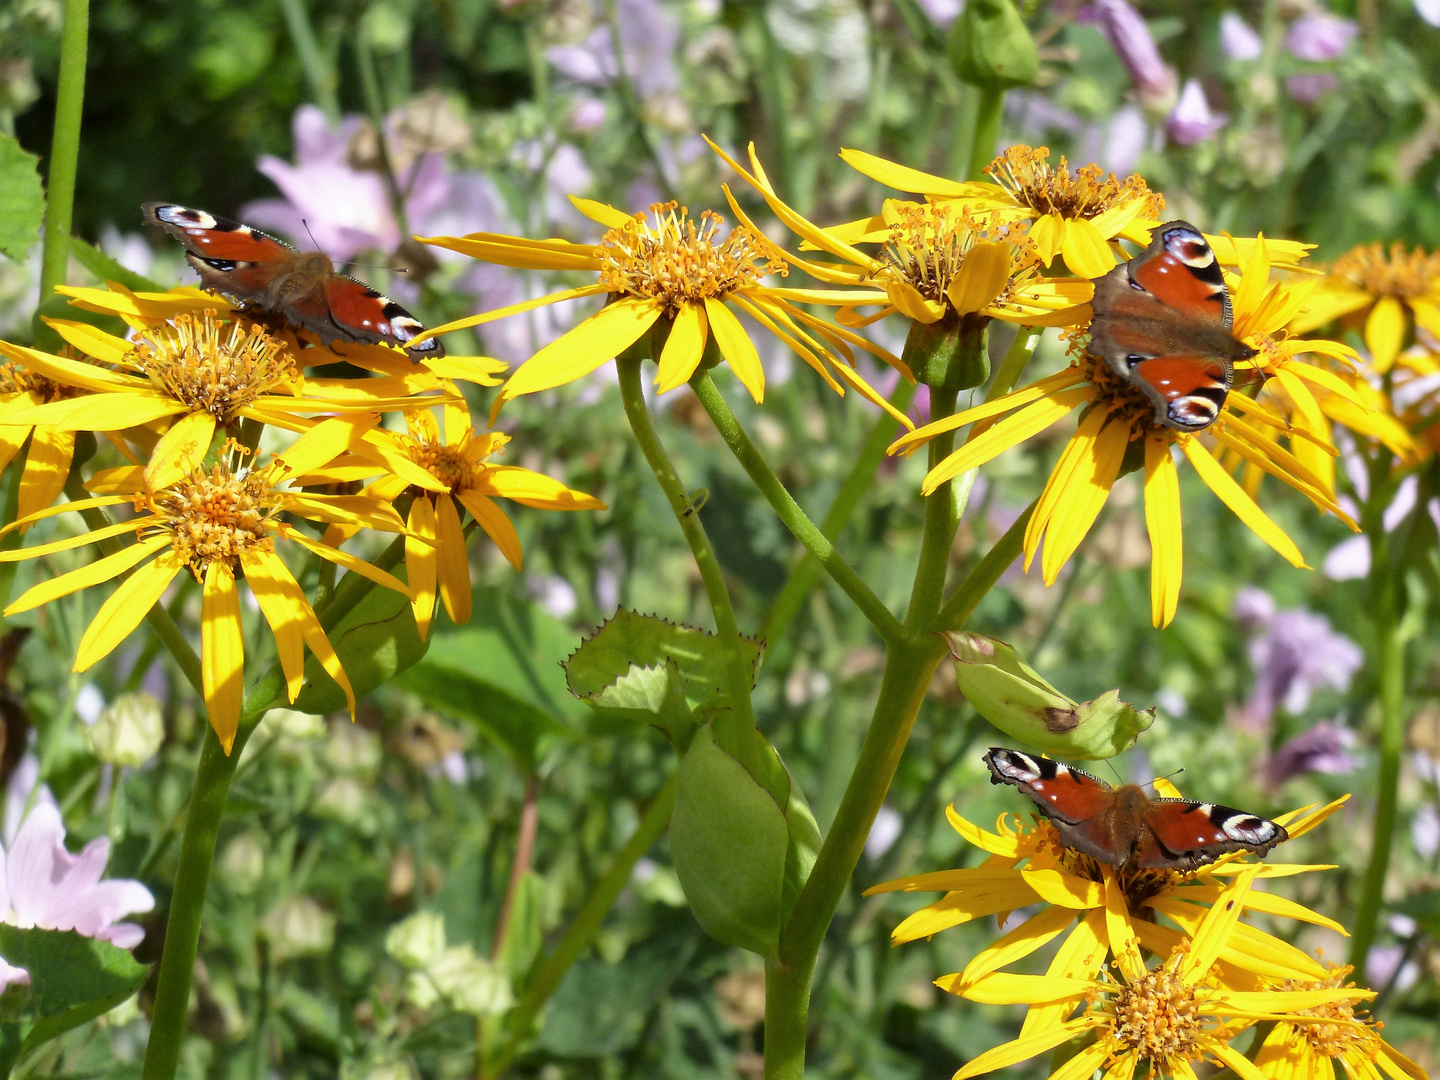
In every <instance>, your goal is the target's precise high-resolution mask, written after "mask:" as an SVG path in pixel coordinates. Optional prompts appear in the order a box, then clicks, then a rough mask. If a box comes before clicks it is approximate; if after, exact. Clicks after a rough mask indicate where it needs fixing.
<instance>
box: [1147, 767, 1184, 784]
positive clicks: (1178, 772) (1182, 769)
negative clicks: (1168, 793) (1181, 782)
mask: <svg viewBox="0 0 1440 1080" xmlns="http://www.w3.org/2000/svg"><path fill="white" fill-rule="evenodd" d="M1184 771H1185V767H1184V766H1183V765H1182V766H1181V767H1180V768H1178V769H1176V770H1175V771H1174V772H1172V773H1166V774H1165V775H1164V776H1157V777H1155V780H1169V779H1170V778H1171V777H1172V776H1179V775H1180V774H1181V773H1183V772H1184ZM1155 780H1151V781H1150V783H1151V784H1154V783H1155Z"/></svg>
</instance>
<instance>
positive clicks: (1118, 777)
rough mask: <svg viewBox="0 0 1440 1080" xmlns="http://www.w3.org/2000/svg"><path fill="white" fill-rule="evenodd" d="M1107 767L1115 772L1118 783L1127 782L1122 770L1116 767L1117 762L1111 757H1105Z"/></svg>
mask: <svg viewBox="0 0 1440 1080" xmlns="http://www.w3.org/2000/svg"><path fill="white" fill-rule="evenodd" d="M1105 767H1106V768H1107V769H1109V770H1110V771H1111V772H1112V773H1114V774H1115V781H1116V783H1119V784H1121V785H1123V784H1124V783H1125V778H1124V777H1123V776H1121V775H1120V770H1119V769H1117V768H1115V763H1114V762H1113V761H1111V760H1110V759H1109V758H1106V759H1105Z"/></svg>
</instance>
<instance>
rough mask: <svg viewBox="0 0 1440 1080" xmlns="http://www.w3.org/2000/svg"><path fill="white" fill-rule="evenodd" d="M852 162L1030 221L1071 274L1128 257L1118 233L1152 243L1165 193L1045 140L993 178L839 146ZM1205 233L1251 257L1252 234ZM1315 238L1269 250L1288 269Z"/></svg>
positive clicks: (863, 226)
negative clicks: (1063, 152)
mask: <svg viewBox="0 0 1440 1080" xmlns="http://www.w3.org/2000/svg"><path fill="white" fill-rule="evenodd" d="M840 156H841V157H842V158H843V159H844V160H845V162H846V164H848V165H849V166H850V167H851V168H853V169H855V170H856V171H858V172H861V173H863V174H864V175H866V176H868V177H870V178H871V179H872V180H877V181H879V182H880V183H882V184H885V185H887V186H889V187H893V188H896V189H898V190H900V191H910V192H914V193H916V194H919V195H924V196H925V197H926V199H928V200H930V201H931V202H933V203H947V202H955V203H960V204H963V205H964V206H966V207H967V208H969V209H970V210H971V211H972V212H974V213H975V214H977V215H984V216H987V217H994V218H995V219H996V220H999V221H1028V222H1029V223H1030V239H1031V240H1032V241H1034V244H1035V249H1036V253H1037V254H1038V255H1039V257H1040V261H1041V262H1042V263H1043V264H1044V265H1045V266H1049V265H1051V263H1052V262H1054V260H1055V258H1056V256H1060V257H1061V258H1063V259H1064V260H1065V265H1066V266H1067V267H1068V268H1069V269H1070V272H1071V273H1073V274H1078V275H1079V276H1080V277H1082V278H1097V277H1100V276H1101V275H1102V274H1105V273H1108V272H1109V271H1110V270H1111V268H1113V267H1114V266H1115V263H1116V261H1117V259H1118V260H1120V261H1123V260H1124V258H1125V256H1124V253H1123V252H1121V251H1120V249H1119V248H1118V246H1117V245H1116V241H1117V240H1121V239H1124V240H1130V241H1132V242H1133V243H1136V244H1139V245H1141V246H1142V247H1143V246H1145V245H1147V244H1149V243H1150V230H1151V229H1153V228H1154V227H1155V226H1156V225H1158V224H1160V221H1159V215H1160V213H1161V212H1162V211H1163V210H1164V209H1165V199H1164V198H1163V197H1162V196H1161V195H1160V194H1159V193H1158V192H1155V191H1151V190H1150V187H1149V185H1148V184H1146V183H1145V181H1144V180H1143V179H1142V178H1141V177H1140V176H1138V175H1132V176H1129V177H1127V178H1125V179H1124V180H1121V179H1120V178H1118V177H1117V176H1116V175H1115V174H1114V173H1110V174H1109V175H1108V176H1107V175H1106V174H1105V173H1104V171H1103V170H1102V169H1101V168H1100V167H1099V166H1098V165H1093V164H1092V165H1085V166H1083V167H1081V168H1079V169H1074V170H1072V169H1070V168H1069V166H1068V163H1067V162H1066V161H1065V159H1064V158H1063V157H1062V158H1061V159H1060V166H1059V168H1054V167H1052V166H1051V165H1050V164H1049V157H1050V151H1049V149H1048V148H1047V147H1043V146H1039V147H1032V146H1019V145H1017V146H1012V147H1010V148H1009V149H1008V150H1006V151H1005V152H1004V153H1003V154H1001V155H1000V156H999V157H997V158H996V159H995V160H994V161H992V162H991V163H990V164H989V165H987V166H986V167H985V170H984V171H985V173H986V174H987V175H989V176H992V177H994V180H995V182H994V183H993V184H992V183H984V182H973V181H970V182H967V181H957V180H947V179H946V178H945V177H943V176H934V175H932V174H930V173H927V172H921V171H920V170H919V169H911V168H907V167H906V166H904V165H898V164H896V163H895V162H893V161H887V160H885V159H884V158H880V157H875V156H874V155H873V154H866V153H864V152H862V151H859V150H842V151H841V152H840ZM884 224H885V222H884V220H883V218H869V219H863V220H861V221H855V222H851V223H849V224H847V225H842V226H840V227H838V228H835V229H831V230H829V232H830V233H831V235H832V236H835V237H836V238H837V239H840V240H843V241H847V242H850V243H860V242H862V241H866V240H869V241H873V240H876V239H879V238H880V237H881V236H882V235H883V226H884ZM1205 239H1206V240H1207V241H1209V243H1210V246H1211V247H1212V248H1213V249H1214V251H1215V257H1216V258H1217V259H1218V260H1219V261H1220V262H1221V264H1222V265H1225V266H1235V265H1238V264H1239V263H1240V262H1242V261H1244V260H1245V259H1248V258H1249V255H1250V250H1251V245H1252V244H1253V243H1254V241H1252V240H1237V239H1232V238H1231V237H1228V236H1210V235H1208V234H1207V235H1206V237H1205ZM1313 247H1314V245H1313V244H1299V243H1295V242H1293V241H1271V242H1270V257H1271V258H1272V259H1273V260H1274V261H1275V263H1276V265H1277V266H1284V267H1286V268H1287V269H1292V268H1294V267H1295V265H1296V264H1297V263H1298V262H1299V260H1300V259H1303V258H1304V257H1305V253H1306V252H1307V251H1309V250H1310V249H1311V248H1313Z"/></svg>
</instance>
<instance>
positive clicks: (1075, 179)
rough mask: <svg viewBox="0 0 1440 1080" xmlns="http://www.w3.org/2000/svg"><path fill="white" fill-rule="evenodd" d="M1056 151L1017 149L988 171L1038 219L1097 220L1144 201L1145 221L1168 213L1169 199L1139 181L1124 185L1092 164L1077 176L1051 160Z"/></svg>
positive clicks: (1132, 178) (1132, 179) (1126, 181)
mask: <svg viewBox="0 0 1440 1080" xmlns="http://www.w3.org/2000/svg"><path fill="white" fill-rule="evenodd" d="M1049 157H1050V151H1049V149H1048V148H1046V147H1044V146H1039V147H1033V146H1012V147H1010V148H1009V149H1008V150H1006V151H1005V152H1004V153H1003V154H1001V155H1000V156H999V157H997V158H996V159H995V160H994V161H992V162H991V163H990V164H989V165H986V166H985V172H986V173H988V174H989V175H990V176H992V177H994V178H995V182H996V183H997V184H999V185H1000V186H1001V187H1003V188H1004V189H1005V190H1006V191H1008V192H1010V194H1011V196H1012V197H1013V198H1014V199H1015V201H1016V202H1017V203H1019V204H1020V205H1021V206H1028V207H1029V208H1030V209H1031V210H1034V211H1035V213H1036V215H1037V216H1041V215H1044V214H1059V215H1060V216H1061V217H1064V218H1085V219H1089V218H1093V217H1098V216H1099V215H1101V214H1103V213H1104V212H1105V211H1106V210H1109V209H1110V208H1111V207H1112V206H1118V205H1119V204H1120V203H1125V202H1129V201H1130V200H1131V199H1137V198H1143V199H1145V200H1146V203H1145V208H1144V209H1143V210H1142V211H1141V212H1140V213H1141V216H1142V217H1147V218H1155V217H1159V216H1160V214H1161V212H1162V211H1164V209H1165V198H1164V196H1162V195H1161V194H1160V193H1159V192H1157V191H1151V190H1150V186H1149V185H1148V184H1146V183H1145V181H1144V180H1142V179H1141V178H1140V177H1139V176H1130V177H1128V178H1126V179H1124V180H1121V179H1119V178H1117V177H1116V175H1115V174H1114V173H1111V174H1110V175H1109V176H1108V177H1107V176H1106V175H1105V173H1104V171H1103V170H1102V169H1101V168H1100V166H1099V165H1086V166H1084V167H1083V168H1080V169H1076V170H1075V171H1073V172H1072V171H1071V170H1070V168H1069V167H1068V166H1067V165H1066V163H1065V159H1064V158H1063V157H1062V158H1061V159H1060V167H1059V168H1058V169H1054V168H1051V167H1050V165H1049V164H1048V161H1047V159H1048V158H1049Z"/></svg>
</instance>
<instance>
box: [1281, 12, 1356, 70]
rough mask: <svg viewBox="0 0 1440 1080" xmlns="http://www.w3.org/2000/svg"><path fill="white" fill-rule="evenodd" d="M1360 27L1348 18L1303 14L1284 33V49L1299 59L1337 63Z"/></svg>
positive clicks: (1321, 14)
mask: <svg viewBox="0 0 1440 1080" xmlns="http://www.w3.org/2000/svg"><path fill="white" fill-rule="evenodd" d="M1358 31H1359V27H1358V26H1356V25H1355V23H1354V22H1352V21H1351V20H1349V19H1342V18H1340V17H1339V16H1337V15H1331V14H1329V13H1328V12H1321V13H1320V14H1318V15H1302V16H1301V17H1300V18H1298V19H1296V20H1295V21H1294V22H1293V23H1291V24H1290V29H1289V30H1288V31H1286V33H1285V47H1286V48H1287V49H1289V50H1290V52H1291V54H1292V55H1294V56H1295V58H1296V59H1297V60H1309V61H1312V62H1316V63H1319V62H1323V61H1326V60H1334V59H1336V58H1337V57H1338V56H1340V54H1341V53H1343V52H1344V51H1345V47H1346V46H1347V45H1349V44H1350V40H1351V39H1352V38H1353V37H1354V36H1355V35H1356V33H1357V32H1358Z"/></svg>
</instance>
